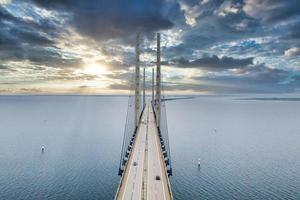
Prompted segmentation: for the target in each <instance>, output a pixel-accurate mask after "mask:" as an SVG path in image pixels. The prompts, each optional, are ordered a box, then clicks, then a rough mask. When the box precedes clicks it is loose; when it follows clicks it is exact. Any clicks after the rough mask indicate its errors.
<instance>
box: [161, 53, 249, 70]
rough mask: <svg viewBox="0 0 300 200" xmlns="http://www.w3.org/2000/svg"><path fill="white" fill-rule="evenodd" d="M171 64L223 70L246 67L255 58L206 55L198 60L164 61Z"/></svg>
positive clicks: (182, 66)
mask: <svg viewBox="0 0 300 200" xmlns="http://www.w3.org/2000/svg"><path fill="white" fill-rule="evenodd" d="M163 64H166V65H170V66H175V67H181V68H199V69H204V70H207V71H223V70H228V69H236V68H244V67H246V66H249V65H251V64H253V58H252V57H250V58H242V59H239V58H232V57H227V56H223V57H218V56H216V55H213V56H204V57H202V58H199V59H196V60H192V61H189V60H186V59H184V58H180V59H177V60H173V61H170V62H169V63H163Z"/></svg>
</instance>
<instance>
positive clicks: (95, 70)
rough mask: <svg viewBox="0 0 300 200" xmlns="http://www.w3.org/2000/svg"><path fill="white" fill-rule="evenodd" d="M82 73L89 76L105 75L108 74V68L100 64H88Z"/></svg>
mask: <svg viewBox="0 0 300 200" xmlns="http://www.w3.org/2000/svg"><path fill="white" fill-rule="evenodd" d="M82 72H83V73H85V74H89V75H105V74H107V73H108V71H107V68H106V66H104V65H101V64H98V63H89V64H86V65H85V66H84V67H83V69H82Z"/></svg>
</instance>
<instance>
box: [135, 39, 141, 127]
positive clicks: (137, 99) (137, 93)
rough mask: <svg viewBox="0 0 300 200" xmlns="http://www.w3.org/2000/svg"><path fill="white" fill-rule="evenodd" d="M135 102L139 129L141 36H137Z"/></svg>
mask: <svg viewBox="0 0 300 200" xmlns="http://www.w3.org/2000/svg"><path fill="white" fill-rule="evenodd" d="M135 54H136V55H135V101H134V106H135V109H134V124H135V127H136V128H137V127H138V125H139V120H140V34H139V33H138V34H137V35H136V47H135Z"/></svg>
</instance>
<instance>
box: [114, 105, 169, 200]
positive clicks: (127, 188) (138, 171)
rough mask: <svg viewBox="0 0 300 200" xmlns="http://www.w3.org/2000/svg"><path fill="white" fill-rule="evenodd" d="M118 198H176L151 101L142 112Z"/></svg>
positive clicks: (165, 199)
mask: <svg viewBox="0 0 300 200" xmlns="http://www.w3.org/2000/svg"><path fill="white" fill-rule="evenodd" d="M135 163H136V164H135ZM156 176H159V177H160V180H156ZM115 199H117V200H119V199H122V200H123V199H139V200H140V199H153V200H160V199H164V200H168V199H173V197H172V193H171V188H170V184H169V180H168V176H167V173H166V168H165V164H164V161H163V156H162V152H161V146H160V141H159V137H158V132H157V127H156V122H155V118H154V113H153V110H152V107H151V105H150V104H147V105H146V107H145V110H144V113H143V115H142V118H141V123H140V126H139V128H138V130H137V135H136V140H135V142H134V144H133V147H132V152H131V154H130V157H129V160H128V164H127V167H126V169H125V171H124V173H123V176H122V179H121V183H120V185H119V188H118V191H117V194H116V197H115Z"/></svg>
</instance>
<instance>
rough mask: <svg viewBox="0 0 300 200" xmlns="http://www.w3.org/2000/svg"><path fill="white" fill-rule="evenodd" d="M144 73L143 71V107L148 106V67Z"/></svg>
mask: <svg viewBox="0 0 300 200" xmlns="http://www.w3.org/2000/svg"><path fill="white" fill-rule="evenodd" d="M143 69H144V73H143V109H144V108H145V106H146V68H145V67H144V68H143Z"/></svg>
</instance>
